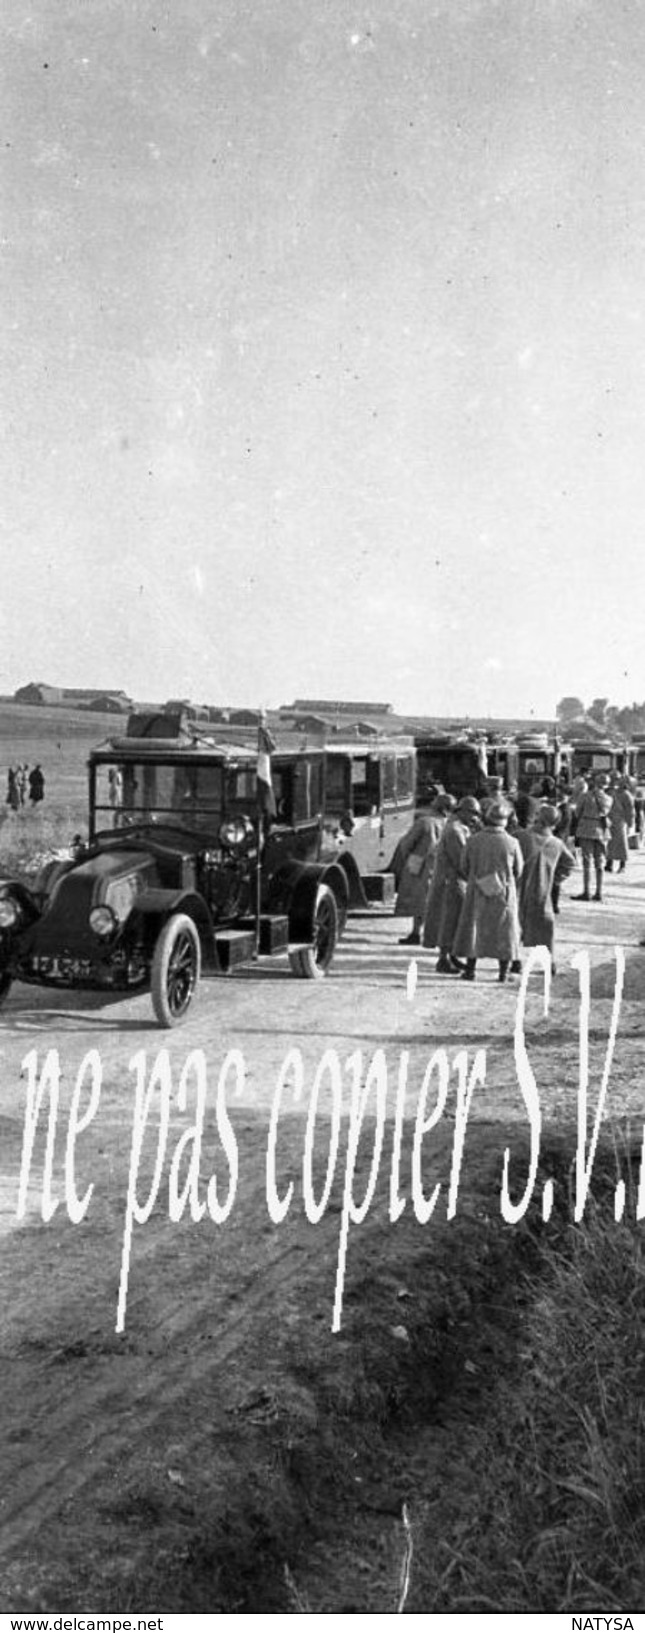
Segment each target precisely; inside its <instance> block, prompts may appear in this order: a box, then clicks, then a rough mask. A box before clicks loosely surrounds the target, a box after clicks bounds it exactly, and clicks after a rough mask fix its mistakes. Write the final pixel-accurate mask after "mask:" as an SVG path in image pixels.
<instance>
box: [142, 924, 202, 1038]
mask: <svg viewBox="0 0 645 1633" xmlns="http://www.w3.org/2000/svg"><path fill="white" fill-rule="evenodd" d="M200 971H201V948H200V944H199V935H198V933H197V930H196V928H195V925H194V924H193V921H192V919H189V918H188V916H187V914H186V913H175V914H174V916H173V918H171V919H169V920H168V923H167V924H164V927H163V930H162V931H161V932H160V934H159V937H158V939H157V945H156V947H155V950H154V954H153V959H152V973H151V982H150V985H151V992H152V1007H153V1009H154V1012H155V1015H156V1017H157V1020H158V1022H159V1025H160V1026H179V1025H180V1023H181V1022H182V1021H183V1020H184V1018H185V1016H186V1015H187V1014H188V1010H189V1009H190V1005H191V1003H192V1000H193V997H194V994H195V989H196V987H197V985H198V982H199V976H200Z"/></svg>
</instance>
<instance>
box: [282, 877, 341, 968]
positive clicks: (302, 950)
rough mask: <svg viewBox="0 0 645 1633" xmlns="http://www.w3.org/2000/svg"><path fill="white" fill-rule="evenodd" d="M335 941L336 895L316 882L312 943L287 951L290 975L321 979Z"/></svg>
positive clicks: (331, 956)
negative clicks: (308, 945)
mask: <svg viewBox="0 0 645 1633" xmlns="http://www.w3.org/2000/svg"><path fill="white" fill-rule="evenodd" d="M337 941H338V908H337V906H336V897H335V895H334V892H333V890H330V888H329V885H319V887H318V894H317V896H316V906H315V909H314V934H313V943H312V946H311V947H299V948H298V949H297V951H296V952H293V953H289V963H290V965H291V971H292V974H293V975H298V976H300V977H301V979H303V980H305V981H320V980H322V977H323V975H326V973H327V970H328V969H329V966H330V964H331V961H332V959H333V956H334V953H335V951H336V943H337Z"/></svg>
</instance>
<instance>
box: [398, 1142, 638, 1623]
mask: <svg viewBox="0 0 645 1633" xmlns="http://www.w3.org/2000/svg"><path fill="white" fill-rule="evenodd" d="M638 1155H639V1158H640V1153H639V1154H638ZM554 1158H555V1163H556V1164H557V1163H558V1162H559V1166H560V1170H562V1154H561V1152H560V1151H559V1150H557V1149H556V1150H555V1151H554V1152H552V1153H551V1162H550V1164H549V1167H550V1171H551V1172H554V1171H555V1168H554ZM635 1159H636V1152H635V1149H633V1148H631V1147H630V1146H629V1145H628V1144H626V1143H622V1150H621V1149H620V1145H618V1146H617V1145H614V1143H613V1142H612V1141H611V1140H609V1139H608V1140H607V1141H606V1143H605V1144H604V1146H603V1147H602V1149H601V1150H600V1151H599V1153H598V1156H597V1159H596V1164H595V1167H594V1198H593V1200H590V1202H589V1204H588V1206H587V1209H586V1211H585V1214H584V1216H583V1219H582V1221H581V1222H580V1223H579V1224H577V1225H576V1224H574V1223H572V1222H571V1219H570V1217H569V1218H568V1219H567V1220H566V1221H564V1220H563V1221H561V1227H560V1234H559V1239H558V1238H556V1240H555V1241H550V1240H549V1239H548V1238H545V1240H544V1242H543V1243H541V1244H540V1245H539V1249H538V1260H537V1264H536V1267H535V1272H534V1273H532V1274H531V1275H529V1277H528V1278H527V1280H526V1283H525V1288H524V1296H523V1303H524V1309H523V1313H522V1318H521V1329H520V1343H519V1346H518V1349H517V1353H516V1356H515V1358H514V1364H513V1365H512V1366H511V1367H510V1368H507V1369H505V1371H504V1373H503V1374H502V1376H501V1377H500V1380H499V1387H498V1389H497V1391H496V1397H495V1399H494V1401H493V1403H492V1410H491V1411H490V1412H489V1413H488V1414H486V1415H485V1416H484V1418H483V1420H482V1421H481V1422H479V1423H477V1424H475V1425H473V1432H472V1434H471V1436H470V1445H469V1464H470V1470H471V1480H472V1483H471V1485H470V1489H469V1488H468V1485H467V1483H465V1482H464V1483H463V1485H461V1484H460V1486H459V1492H458V1501H457V1503H456V1505H454V1506H453V1511H452V1513H451V1514H450V1513H446V1511H445V1501H446V1498H447V1499H448V1503H449V1504H450V1496H451V1490H450V1484H449V1485H448V1488H447V1491H445V1492H444V1493H443V1495H442V1503H443V1505H444V1514H443V1518H442V1520H441V1523H440V1524H439V1525H437V1523H436V1516H435V1517H434V1519H435V1523H433V1524H430V1523H428V1525H427V1528H426V1533H425V1537H424V1544H422V1546H421V1560H420V1565H419V1573H418V1581H417V1583H416V1587H415V1593H414V1597H413V1600H412V1602H411V1608H413V1609H414V1608H423V1609H424V1610H426V1611H438V1610H449V1611H451V1612H453V1613H454V1612H456V1611H460V1610H463V1611H471V1612H472V1611H477V1610H481V1611H483V1610H486V1609H489V1610H490V1609H495V1610H496V1611H498V1612H501V1613H506V1614H509V1613H512V1612H520V1611H522V1612H527V1611H533V1612H540V1611H541V1612H550V1613H553V1612H559V1613H565V1612H566V1613H569V1614H571V1613H579V1612H585V1611H586V1612H591V1611H594V1610H595V1611H597V1610H602V1611H603V1612H606V1613H613V1614H616V1613H621V1612H622V1613H625V1612H628V1611H630V1610H631V1611H634V1610H635V1609H638V1608H640V1606H641V1604H642V1602H643V1593H644V1590H645V1564H644V1560H643V1545H644V1543H645V1354H644V1352H643V1335H644V1332H645V1261H644V1257H643V1244H642V1235H641V1228H640V1227H639V1225H638V1224H637V1223H636V1222H635V1194H636V1178H635ZM621 1171H622V1173H623V1175H626V1180H627V1191H628V1199H629V1200H628V1212H629V1222H621V1223H616V1221H615V1219H614V1217H613V1198H614V1192H615V1186H616V1179H617V1176H618V1175H620V1173H621ZM630 1202H631V1206H630Z"/></svg>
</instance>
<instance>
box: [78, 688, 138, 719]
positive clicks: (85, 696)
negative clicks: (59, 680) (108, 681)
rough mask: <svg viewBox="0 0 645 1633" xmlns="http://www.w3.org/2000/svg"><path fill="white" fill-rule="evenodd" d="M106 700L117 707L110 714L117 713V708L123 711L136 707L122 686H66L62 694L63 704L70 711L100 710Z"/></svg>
mask: <svg viewBox="0 0 645 1633" xmlns="http://www.w3.org/2000/svg"><path fill="white" fill-rule="evenodd" d="M106 698H109V699H110V700H111V704H114V705H115V709H112V708H110V710H109V711H108V712H110V713H112V712H116V708H117V707H118V709H120V710H122V711H125V710H126V709H132V708H133V707H134V704H133V702H132V698H131V697H128V696H127V693H126V692H124V691H123V690H122V688H121V687H120V686H114V687H110V686H101V687H100V688H99V687H97V686H64V687H63V689H62V693H61V700H62V702H63V703H66V704H67V707H68V708H70V709H98V708H100V707H101V705H102V703H103V702H104V701H105V699H106Z"/></svg>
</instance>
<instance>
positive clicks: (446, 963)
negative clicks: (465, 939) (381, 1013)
mask: <svg viewBox="0 0 645 1633" xmlns="http://www.w3.org/2000/svg"><path fill="white" fill-rule="evenodd" d="M480 820H481V807H480V804H479V801H478V800H476V799H475V797H474V795H473V794H465V795H464V797H463V799H460V801H459V804H458V805H457V809H456V811H454V813H453V815H452V816H450V817H448V821H447V822H446V826H445V828H444V831H443V833H442V835H441V839H440V841H439V845H438V848H437V856H436V860H435V866H434V873H433V875H432V883H431V885H430V891H429V894H428V901H427V906H426V912H425V919H424V923H423V937H422V939H423V945H424V947H438V948H439V958H438V961H437V966H436V967H437V972H438V974H439V975H457V974H459V973H460V972H461V970H462V969H463V964H460V962H459V959H457V958H455V957H454V955H453V951H452V944H453V941H454V939H455V935H456V932H457V925H458V924H459V918H460V914H461V909H462V907H463V904H464V896H465V894H466V881H465V879H464V877H463V872H462V862H463V857H464V851H465V849H466V845H467V844H468V840H469V839H470V836H471V834H472V833H474V832H475V830H476V829H477V828H478V827H479V825H480Z"/></svg>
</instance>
